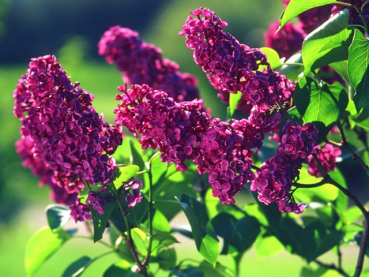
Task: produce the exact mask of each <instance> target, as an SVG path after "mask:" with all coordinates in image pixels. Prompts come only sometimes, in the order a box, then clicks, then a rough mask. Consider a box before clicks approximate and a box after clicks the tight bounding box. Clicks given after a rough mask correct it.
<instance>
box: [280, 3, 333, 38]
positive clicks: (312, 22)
mask: <svg viewBox="0 0 369 277" xmlns="http://www.w3.org/2000/svg"><path fill="white" fill-rule="evenodd" d="M282 2H283V6H285V7H287V5H288V4H289V2H290V0H282ZM333 6H334V5H324V6H320V7H316V8H313V9H310V10H307V11H305V12H303V13H301V14H299V15H298V18H299V20H300V22H301V28H302V29H303V30H304V31H305V32H306V33H307V34H308V33H310V32H312V31H314V30H315V29H316V28H318V27H319V26H320V25H322V24H323V23H324V22H325V21H327V20H328V19H329V16H330V15H331V10H332V8H333Z"/></svg>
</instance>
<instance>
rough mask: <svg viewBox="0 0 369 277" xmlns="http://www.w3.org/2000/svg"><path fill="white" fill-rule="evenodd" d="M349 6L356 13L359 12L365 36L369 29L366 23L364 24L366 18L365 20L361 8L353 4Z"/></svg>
mask: <svg viewBox="0 0 369 277" xmlns="http://www.w3.org/2000/svg"><path fill="white" fill-rule="evenodd" d="M351 7H353V8H354V9H355V10H356V11H357V13H358V14H359V16H360V18H361V21H362V22H363V26H364V28H365V35H366V36H368V34H369V29H368V25H367V24H366V20H365V17H364V15H363V13H362V11H361V10H359V8H357V7H356V6H354V5H351Z"/></svg>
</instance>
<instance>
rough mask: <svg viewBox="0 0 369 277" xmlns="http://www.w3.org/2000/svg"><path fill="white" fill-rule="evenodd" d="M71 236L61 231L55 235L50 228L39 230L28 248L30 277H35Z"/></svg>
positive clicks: (27, 258) (28, 273) (26, 261)
mask: <svg viewBox="0 0 369 277" xmlns="http://www.w3.org/2000/svg"><path fill="white" fill-rule="evenodd" d="M70 238H71V235H70V234H69V233H68V232H66V231H64V230H62V229H60V230H58V231H57V232H55V233H53V232H52V231H51V230H50V228H49V227H43V228H41V229H40V230H38V231H37V232H36V233H35V234H34V235H33V236H32V237H31V238H30V239H29V241H28V243H27V247H26V257H25V263H26V271H27V275H28V276H29V277H32V276H34V275H35V273H36V272H37V270H38V269H39V268H40V267H41V266H42V265H43V264H44V262H45V261H47V260H48V259H49V258H50V257H51V256H52V255H53V254H54V253H55V252H57V251H58V250H59V249H60V248H61V247H62V246H63V244H64V243H65V242H66V241H68V240H69V239H70Z"/></svg>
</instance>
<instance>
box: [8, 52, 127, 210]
mask: <svg viewBox="0 0 369 277" xmlns="http://www.w3.org/2000/svg"><path fill="white" fill-rule="evenodd" d="M29 66H30V68H29V69H28V70H27V74H26V75H25V76H22V78H21V79H20V80H19V83H18V86H17V89H16V90H15V91H14V94H13V97H14V98H15V104H14V115H15V116H17V117H19V118H20V120H21V123H22V127H21V130H20V132H21V134H22V135H23V136H22V139H21V142H19V143H18V152H19V153H21V152H24V151H22V150H21V146H20V144H25V143H26V144H28V150H26V151H27V152H26V154H25V155H24V154H21V156H22V158H23V159H24V160H25V162H24V164H26V165H27V166H29V167H30V168H31V170H32V171H33V172H34V173H35V175H38V176H40V177H41V178H42V179H44V178H46V179H47V180H48V181H44V183H47V184H49V185H50V184H52V185H55V184H56V185H57V186H59V187H60V188H62V189H63V190H64V191H63V193H64V192H66V193H69V194H73V195H76V194H78V193H79V192H80V191H81V190H82V188H83V187H84V183H83V180H82V179H84V180H86V181H88V182H90V183H92V184H96V183H102V184H107V183H108V182H110V181H112V179H113V178H114V171H113V170H114V168H116V167H117V166H116V164H115V160H114V159H113V158H112V157H109V156H108V154H112V153H114V152H115V150H116V148H117V147H118V146H119V145H121V143H122V139H123V134H122V133H121V132H120V130H119V128H117V127H116V126H111V125H109V124H108V123H106V122H105V121H104V119H103V118H102V116H99V115H98V114H97V113H96V111H95V108H94V107H93V106H92V103H91V102H92V100H93V95H91V94H89V93H88V92H87V91H85V90H83V89H81V88H80V87H79V84H78V83H75V84H73V83H71V81H70V78H69V77H67V75H66V72H65V71H64V70H63V69H62V67H61V66H60V64H59V63H57V60H56V58H55V57H54V56H44V57H39V58H36V59H32V60H31V62H30V65H29ZM50 177H51V178H50ZM50 180H51V181H50ZM77 201H78V200H77ZM68 203H69V200H68Z"/></svg>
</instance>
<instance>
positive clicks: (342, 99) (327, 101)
mask: <svg viewBox="0 0 369 277" xmlns="http://www.w3.org/2000/svg"><path fill="white" fill-rule="evenodd" d="M294 101H295V105H296V108H297V110H298V112H299V113H300V114H301V116H302V119H303V120H304V122H305V123H308V122H313V123H317V122H321V123H322V124H320V126H319V124H316V126H317V127H318V128H319V132H320V134H319V138H320V139H319V141H322V140H324V138H325V136H326V135H327V133H328V131H329V130H330V129H331V128H332V127H333V125H334V123H335V122H336V121H337V119H338V118H339V116H340V115H341V114H342V113H343V112H344V111H345V109H346V107H347V105H348V96H347V93H346V91H345V88H344V87H343V86H342V85H341V84H340V83H338V82H336V83H334V84H333V85H327V84H323V85H322V86H321V85H320V84H317V83H316V82H315V81H314V80H313V79H311V78H309V77H303V78H301V79H300V80H299V81H298V83H297V86H296V90H295V92H294Z"/></svg>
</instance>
